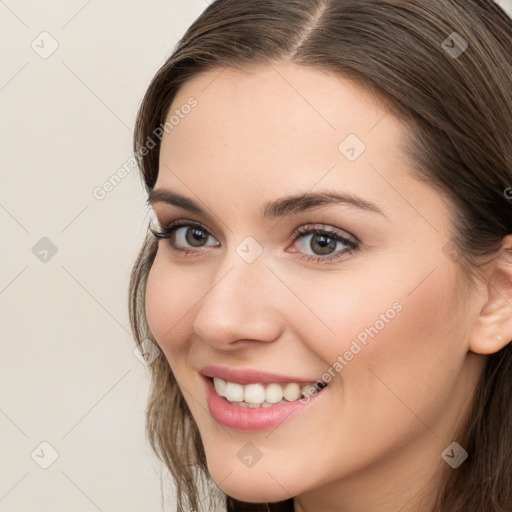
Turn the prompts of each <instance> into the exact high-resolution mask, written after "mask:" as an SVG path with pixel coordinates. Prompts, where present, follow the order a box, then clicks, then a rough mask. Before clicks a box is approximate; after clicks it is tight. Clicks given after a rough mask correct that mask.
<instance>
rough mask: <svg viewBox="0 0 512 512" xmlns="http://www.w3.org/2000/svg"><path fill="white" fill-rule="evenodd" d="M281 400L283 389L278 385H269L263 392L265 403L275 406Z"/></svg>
mask: <svg viewBox="0 0 512 512" xmlns="http://www.w3.org/2000/svg"><path fill="white" fill-rule="evenodd" d="M282 399H283V388H282V387H281V386H280V385H279V384H269V385H268V386H267V389H266V390H265V401H266V402H268V403H269V404H277V403H278V402H280V401H281V400H282Z"/></svg>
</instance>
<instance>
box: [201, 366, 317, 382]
mask: <svg viewBox="0 0 512 512" xmlns="http://www.w3.org/2000/svg"><path fill="white" fill-rule="evenodd" d="M199 373H201V374H202V375H203V376H205V377H212V378H213V377H219V378H221V379H223V380H225V381H228V382H236V383H238V384H242V385H245V384H258V383H259V384H271V383H272V382H276V383H288V382H296V383H297V384H310V383H315V382H317V381H318V380H321V379H310V380H307V379H304V378H298V377H293V376H290V375H279V374H277V373H268V372H264V371H260V370H248V369H246V370H243V369H237V368H227V367H225V366H216V365H207V366H203V367H202V368H201V369H200V370H199Z"/></svg>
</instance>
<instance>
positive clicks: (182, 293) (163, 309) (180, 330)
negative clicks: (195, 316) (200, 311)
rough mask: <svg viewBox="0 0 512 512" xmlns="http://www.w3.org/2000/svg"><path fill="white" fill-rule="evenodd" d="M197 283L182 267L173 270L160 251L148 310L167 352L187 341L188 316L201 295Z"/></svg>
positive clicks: (148, 287) (151, 280) (149, 285)
mask: <svg viewBox="0 0 512 512" xmlns="http://www.w3.org/2000/svg"><path fill="white" fill-rule="evenodd" d="M193 282H194V281H192V280H190V279H188V278H187V273H186V272H183V271H182V270H181V269H176V270H175V271H173V270H172V268H170V266H169V264H168V262H166V261H165V257H164V255H163V253H162V251H161V250H159V251H158V253H157V255H156V258H155V261H154V263H153V266H152V267H151V270H150V272H149V275H148V279H147V284H146V295H145V311H146V318H147V321H148V325H149V328H150V330H151V332H152V334H153V336H154V338H155V340H156V341H157V342H158V344H159V345H160V347H161V348H162V350H163V351H164V353H168V352H174V351H176V350H179V349H180V348H182V346H183V344H184V343H185V328H186V327H185V325H186V315H187V312H189V311H190V310H191V308H192V306H193V304H195V303H196V302H197V300H198V298H199V295H198V291H197V290H196V288H195V285H194V286H192V283H193ZM194 290H195V291H194Z"/></svg>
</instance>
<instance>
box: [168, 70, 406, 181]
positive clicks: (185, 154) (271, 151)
mask: <svg viewBox="0 0 512 512" xmlns="http://www.w3.org/2000/svg"><path fill="white" fill-rule="evenodd" d="M191 99H194V100H195V101H196V102H197V106H195V107H194V108H193V109H192V110H190V109H188V108H185V109H183V106H184V105H187V103H188V102H190V101H191ZM182 109H183V110H182ZM184 112H189V113H188V114H184ZM171 116H174V123H173V125H174V126H173V129H172V130H171V131H170V132H169V133H166V134H165V135H164V138H163V141H162V147H161V156H162V160H163V162H166V163H168V164H169V165H171V162H172V166H173V167H175V168H180V169H183V171H184V172H186V171H188V170H189V169H190V170H192V169H193V170H194V172H195V173H202V172H206V171H208V173H209V176H210V177H211V178H212V179H215V178H216V177H219V178H220V177H224V178H225V177H228V175H229V178H231V179H234V180H236V179H246V177H247V176H252V177H257V176H259V177H261V178H265V177H266V178H268V177H269V176H271V177H272V178H273V179H276V178H278V177H288V179H290V178H292V179H298V180H301V179H302V178H301V176H302V171H303V170H304V172H305V174H306V175H307V174H308V173H311V172H313V175H312V176H310V177H309V178H308V177H306V182H307V183H304V185H309V186H312V183H310V178H311V177H314V176H318V175H319V173H320V175H321V173H322V171H323V172H327V171H328V170H329V169H331V168H332V167H333V165H335V166H337V168H338V169H337V170H338V174H339V173H340V172H342V170H343V169H346V170H348V171H349V173H348V174H347V175H346V176H345V178H346V179H349V180H351V179H352V178H353V177H356V176H357V175H359V177H362V176H361V174H364V173H361V171H362V168H363V166H364V162H366V165H367V162H368V159H369V158H371V159H373V160H376V161H382V158H383V156H384V155H386V158H388V159H393V158H394V159H395V166H397V165H401V166H402V167H403V164H404V162H403V160H404V159H403V155H401V154H399V151H398V143H399V141H400V140H401V139H402V138H403V136H404V134H405V133H406V130H405V127H404V125H403V124H402V123H401V122H400V121H399V120H398V119H396V118H395V117H393V116H392V115H390V114H389V113H388V112H387V110H386V108H385V106H384V105H383V104H381V102H380V101H379V98H378V97H376V96H375V95H373V94H372V93H371V92H370V91H368V90H366V89H365V88H363V87H362V86H360V85H358V84H355V83H354V82H352V81H350V80H348V79H346V78H344V77H342V76H340V75H337V74H333V73H327V72H324V71H320V70H316V69H312V68H306V67H302V66H297V65H295V64H290V63H280V64H277V63H275V64H272V65H267V66H259V67H253V68H250V69H249V68H248V69H240V70H239V69H230V68H225V69H214V70H210V71H208V72H206V73H203V74H201V75H199V76H197V77H195V78H194V79H192V80H190V81H188V82H186V83H185V84H184V85H183V86H182V88H181V89H180V91H179V92H178V94H177V96H176V97H175V99H174V101H173V104H172V107H171V109H170V111H169V113H168V119H169V118H170V117H171ZM178 117H179V119H178ZM176 121H178V122H177V123H176ZM351 146H354V150H355V155H354V151H352V153H351ZM347 151H348V153H347ZM359 153H361V157H360V158H357V159H356V160H354V159H352V160H351V159H350V158H347V156H348V157H352V158H353V157H354V156H358V154H359ZM205 166H206V167H207V169H205ZM255 173H256V174H255ZM363 177H364V176H363Z"/></svg>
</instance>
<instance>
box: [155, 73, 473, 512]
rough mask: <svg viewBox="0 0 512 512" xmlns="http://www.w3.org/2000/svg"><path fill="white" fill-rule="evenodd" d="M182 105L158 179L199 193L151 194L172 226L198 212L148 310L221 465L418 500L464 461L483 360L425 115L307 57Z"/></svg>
mask: <svg viewBox="0 0 512 512" xmlns="http://www.w3.org/2000/svg"><path fill="white" fill-rule="evenodd" d="M186 105H189V107H187V106H186ZM190 105H192V107H190ZM171 116H174V117H173V118H172V121H171V122H170V124H169V125H168V127H169V126H172V128H171V129H168V131H167V132H166V133H165V134H164V137H163V141H162V146H161V153H160V168H159V175H158V180H157V183H156V185H155V189H154V191H155V193H156V192H157V191H159V192H164V191H168V192H169V196H170V192H171V191H172V193H173V194H176V195H179V196H183V197H184V198H186V202H185V201H181V202H180V201H169V202H166V201H165V200H164V195H162V194H159V195H158V196H157V195H154V196H153V198H152V205H153V208H154V211H155V214H156V217H157V219H158V223H159V224H160V225H162V226H166V225H167V224H169V223H170V222H173V221H176V220H181V221H185V222H184V225H179V226H178V227H177V228H176V231H175V232H174V234H172V235H171V236H170V239H163V240H161V241H160V243H159V248H158V253H157V255H156V259H155V261H154V264H153V267H152V269H151V271H150V274H149V277H148V283H147V289H146V313H147V319H148V322H149V326H150V328H151V331H152V333H153V335H154V337H155V339H156V340H157V342H158V344H159V345H160V347H161V349H162V351H163V353H164V354H165V357H166V358H167V360H168V361H169V364H170V366H171V368H172V371H173V373H174V375H175V376H176V379H177V381H178V384H179V386H180V388H181V390H182V392H183V395H184V397H185V400H186V402H187V404H188V406H189V408H190V410H191V412H192V415H193V417H194V419H195V421H196V423H197V426H198V428H199V431H200V434H201V438H202V441H203V444H204V448H205V451H206V456H207V461H208V468H209V471H210V473H211V475H212V477H213V478H214V480H215V481H216V482H217V484H218V485H219V486H220V488H221V489H222V490H223V491H224V492H225V493H227V494H228V495H230V496H233V497H236V498H238V499H241V500H244V501H251V502H262V501H278V500H284V499H287V498H289V497H291V496H296V497H297V496H299V497H300V500H301V502H302V504H303V507H304V510H330V508H328V507H329V506H331V507H335V506H339V507H340V508H339V509H340V510H341V509H342V508H341V505H342V504H344V505H346V506H347V507H349V506H350V507H352V508H349V510H368V509H369V508H365V503H367V504H370V503H372V499H374V498H376V496H377V494H378V493H379V492H380V491H382V492H384V491H383V489H386V488H387V489H388V490H389V484H391V486H392V488H393V489H394V492H396V493H397V496H398V498H397V499H401V500H402V501H403V502H405V501H407V500H409V499H411V498H412V496H413V495H414V494H416V493H417V492H418V491H419V490H420V487H422V486H423V485H424V484H425V482H426V479H427V478H428V477H429V476H431V474H432V472H433V471H434V469H435V468H436V467H438V466H439V465H443V464H445V462H444V461H443V460H442V458H441V453H442V452H443V450H444V449H445V448H446V447H447V446H448V445H449V444H450V443H451V442H452V441H454V439H453V438H452V435H453V434H454V428H455V427H456V426H457V425H458V422H459V421H460V420H461V418H462V416H461V415H462V414H463V413H464V412H465V410H466V407H467V405H468V403H469V400H470V398H471V391H472V388H473V386H474V383H475V381H476V377H477V375H478V373H479V371H480V369H481V362H482V358H481V356H477V355H475V354H473V353H471V352H468V335H469V332H470V329H471V325H472V321H473V320H474V317H475V315H477V313H478V307H477V303H476V301H473V300H472V298H471V297H472V296H469V298H468V299H467V302H466V303H465V307H462V305H461V302H460V301H458V297H459V294H460V288H458V284H460V283H459V281H458V279H459V277H460V276H458V267H457V265H456V263H455V262H454V258H452V257H451V256H450V251H449V250H447V249H448V248H449V247H450V245H449V242H450V238H449V221H448V211H447V209H446V207H445V204H444V203H443V201H442V199H441V196H440V195H439V193H438V192H436V191H435V190H434V189H433V188H430V187H429V186H428V185H426V184H425V183H421V182H420V181H418V180H415V179H414V178H413V177H412V174H411V164H410V162H409V161H408V160H407V159H406V157H405V155H404V153H403V151H402V150H401V148H400V143H401V142H402V141H403V140H404V138H405V136H406V135H407V127H406V126H405V125H403V124H401V123H400V122H399V121H398V120H397V119H396V118H394V117H393V116H392V115H391V114H389V113H387V112H386V110H385V109H384V108H383V107H382V106H381V105H380V104H379V103H378V102H377V100H376V98H375V97H374V96H372V95H371V94H370V93H369V92H367V91H366V90H364V89H361V88H360V87H359V86H356V85H354V84H353V83H351V82H349V81H347V80H345V79H344V78H342V77H339V76H337V75H332V74H326V73H323V72H320V71H318V70H313V69H308V68H305V67H299V66H296V65H293V64H275V65H273V66H268V67H260V68H255V69H253V70H251V71H250V72H249V71H238V70H229V69H224V70H223V71H221V70H214V71H211V72H208V73H206V74H203V75H201V76H199V77H197V78H195V79H193V80H192V81H189V82H188V83H186V84H185V85H184V86H183V87H182V89H181V90H180V92H179V94H178V95H177V97H176V98H175V101H174V103H173V106H172V108H171V112H169V118H168V119H169V120H170V119H171ZM319 194H322V196H320V195H319ZM335 194H338V195H339V197H338V198H335V197H334V195H335ZM329 195H330V196H329ZM301 196H306V198H305V199H300V197H301ZM174 198H175V199H176V196H174ZM168 199H171V197H168ZM172 202H175V203H180V204H181V206H180V205H179V204H171V203H172ZM192 203H194V204H195V205H196V207H193V208H191V207H190V205H191V204H192ZM269 204H271V205H272V206H268V205H269ZM187 205H188V206H187ZM447 244H448V245H447ZM173 247H174V248H173ZM178 249H185V250H188V251H189V252H188V253H185V252H179V251H178ZM465 297H467V295H466V296H465ZM465 300H466V299H465ZM214 376H216V377H218V378H223V380H224V381H227V382H229V384H227V385H226V389H227V390H226V389H225V390H224V391H223V390H222V389H223V387H224V386H223V384H222V381H217V382H218V386H219V387H218V389H219V393H220V394H219V393H217V392H216V391H215V390H214V386H213V384H212V377H214ZM319 379H320V380H323V381H324V382H325V383H327V387H324V388H323V389H322V390H321V391H319V392H316V393H314V394H313V396H311V397H310V398H300V396H299V395H298V393H300V392H301V390H302V388H303V387H306V388H309V389H310V390H312V389H313V391H315V389H314V388H312V387H311V386H308V385H307V383H311V384H312V383H315V382H316V381H317V380H319ZM248 384H253V385H252V386H248ZM257 384H260V385H257ZM286 384H290V385H288V386H287V385H286ZM296 384H299V386H297V385H296ZM319 387H320V386H318V387H317V388H316V389H318V388H319ZM281 393H284V395H285V398H284V399H283V400H284V403H279V404H277V405H271V403H272V402H276V401H278V400H279V399H280V397H281ZM222 394H227V395H228V396H227V398H226V397H222V396H220V395H222ZM243 398H245V399H246V400H247V401H248V402H251V403H252V404H253V405H252V406H250V407H245V406H244V405H243V404H242V405H241V404H240V403H239V402H240V401H241V400H242V399H243ZM263 399H265V402H266V404H265V405H264V406H261V405H256V404H260V402H261V400H263ZM384 482H386V485H384ZM386 486H387V487H386ZM380 498H381V499H385V500H386V503H388V502H389V503H391V502H393V499H394V498H393V497H392V495H391V494H386V496H385V497H384V494H382V495H380ZM381 502H382V501H381ZM397 503H400V502H399V501H398V502H397ZM402 504H403V503H402ZM356 505H357V506H356ZM308 507H309V508H308ZM315 507H318V508H315ZM357 507H360V508H357ZM336 510H338V509H336Z"/></svg>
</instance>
